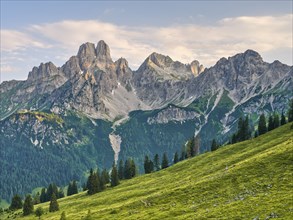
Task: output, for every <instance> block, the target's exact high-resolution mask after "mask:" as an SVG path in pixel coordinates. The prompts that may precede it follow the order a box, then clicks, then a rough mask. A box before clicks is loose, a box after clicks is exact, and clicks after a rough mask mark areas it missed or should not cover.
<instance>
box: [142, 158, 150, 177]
mask: <svg viewBox="0 0 293 220" xmlns="http://www.w3.org/2000/svg"><path fill="white" fill-rule="evenodd" d="M149 163H150V159H149V157H148V156H145V157H144V163H143V167H144V173H145V174H147V173H150V172H151V171H150V167H149V166H150V164H149Z"/></svg>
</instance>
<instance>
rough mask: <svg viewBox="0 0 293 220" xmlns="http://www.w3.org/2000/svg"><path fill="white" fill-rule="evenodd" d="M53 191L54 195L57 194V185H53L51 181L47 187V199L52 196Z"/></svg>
mask: <svg viewBox="0 0 293 220" xmlns="http://www.w3.org/2000/svg"><path fill="white" fill-rule="evenodd" d="M53 193H55V196H58V187H57V186H56V185H55V183H51V184H50V185H49V186H48V189H47V201H50V200H51V197H52V195H53Z"/></svg>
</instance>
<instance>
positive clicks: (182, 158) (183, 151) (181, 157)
mask: <svg viewBox="0 0 293 220" xmlns="http://www.w3.org/2000/svg"><path fill="white" fill-rule="evenodd" d="M185 155H186V152H185V145H183V146H182V148H181V156H180V161H182V160H185Z"/></svg>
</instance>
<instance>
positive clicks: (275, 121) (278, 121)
mask: <svg viewBox="0 0 293 220" xmlns="http://www.w3.org/2000/svg"><path fill="white" fill-rule="evenodd" d="M279 126H280V118H279V115H278V114H277V113H275V114H274V129H275V128H278V127H279Z"/></svg>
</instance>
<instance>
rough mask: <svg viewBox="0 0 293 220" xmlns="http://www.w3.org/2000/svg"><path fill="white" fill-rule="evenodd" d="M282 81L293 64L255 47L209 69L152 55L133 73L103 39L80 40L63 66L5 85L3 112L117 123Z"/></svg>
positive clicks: (288, 80) (238, 99)
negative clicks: (73, 114) (138, 113)
mask: <svg viewBox="0 0 293 220" xmlns="http://www.w3.org/2000/svg"><path fill="white" fill-rule="evenodd" d="M278 83H279V84H281V85H282V86H283V87H284V89H285V90H286V89H287V88H289V87H290V86H292V67H290V66H287V65H284V64H282V63H280V62H278V61H275V62H273V63H272V64H268V63H265V62H264V61H263V60H262V58H261V56H260V55H259V54H258V53H257V52H255V51H253V50H247V51H246V52H245V53H240V54H237V55H235V56H233V57H229V58H228V59H226V58H222V59H220V60H219V61H218V62H217V63H216V65H214V66H213V67H211V68H209V69H204V67H203V66H202V65H201V64H200V63H199V62H198V61H196V60H195V61H193V62H191V63H190V64H183V63H180V62H178V61H173V60H172V59H171V58H170V57H169V56H164V55H161V54H158V53H152V54H151V55H150V56H149V57H147V59H146V60H145V61H144V62H143V64H142V65H141V66H140V67H139V69H138V70H137V71H132V70H131V69H130V68H129V66H128V62H127V60H126V59H124V58H120V59H118V60H117V61H115V62H113V60H112V58H111V54H110V48H109V46H108V45H107V44H106V43H105V42H104V41H103V40H101V41H99V42H98V44H97V46H95V45H94V44H92V43H85V44H82V45H81V46H80V48H79V50H78V53H77V55H76V56H72V57H71V58H70V59H69V60H68V61H67V62H66V63H65V64H64V65H63V66H62V67H60V68H59V67H56V66H55V65H54V64H53V63H51V62H48V63H45V64H43V63H42V64H40V66H39V67H34V68H33V69H32V71H31V72H30V73H29V76H28V79H27V80H26V81H23V82H17V83H7V82H5V83H2V84H1V85H0V91H1V96H2V95H3V96H5V97H6V98H5V101H2V100H1V109H0V110H1V112H0V115H1V118H5V117H6V116H9V115H10V114H11V113H13V112H14V111H17V110H18V109H22V108H23V109H39V108H42V109H44V108H47V109H50V110H52V111H54V112H59V113H62V112H65V110H67V109H70V110H74V111H78V112H82V113H84V114H86V115H88V116H90V117H93V118H101V119H107V120H111V121H113V120H115V118H117V117H118V118H121V117H127V115H128V113H129V112H131V111H134V110H149V109H162V108H164V107H166V106H168V105H170V104H173V105H177V106H180V107H186V106H188V105H189V104H191V103H192V102H193V101H194V100H196V99H197V98H199V97H201V96H203V95H206V94H209V95H211V96H212V95H215V94H218V93H219V91H222V92H223V91H224V90H226V91H228V96H229V97H230V98H231V99H232V100H233V102H235V103H240V104H241V103H243V102H245V101H246V100H249V99H250V98H252V97H254V96H256V95H258V94H262V93H264V92H266V91H269V90H271V89H272V88H274V87H276V86H280V85H279V84H278ZM174 114H175V113H174ZM176 114H177V113H176ZM171 115H172V114H171ZM176 117H177V116H176ZM187 117H189V116H187Z"/></svg>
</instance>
